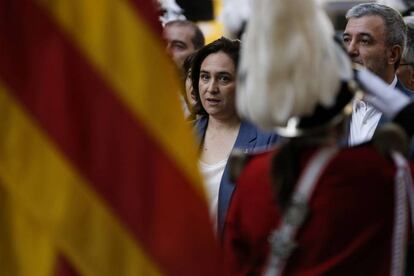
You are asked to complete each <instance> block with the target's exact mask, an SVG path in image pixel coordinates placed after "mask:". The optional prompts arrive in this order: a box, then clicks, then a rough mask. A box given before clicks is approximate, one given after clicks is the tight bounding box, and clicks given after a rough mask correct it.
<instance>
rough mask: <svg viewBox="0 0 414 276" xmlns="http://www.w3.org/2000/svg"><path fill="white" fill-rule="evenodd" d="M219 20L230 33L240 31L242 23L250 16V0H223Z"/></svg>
mask: <svg viewBox="0 0 414 276" xmlns="http://www.w3.org/2000/svg"><path fill="white" fill-rule="evenodd" d="M222 2H223V9H222V11H221V14H220V17H219V19H220V21H221V22H223V25H224V27H225V28H226V30H227V31H228V32H229V33H230V34H236V33H237V32H239V31H240V29H241V28H242V26H243V23H244V22H245V21H247V20H248V19H249V17H250V10H251V4H252V3H251V2H252V0H223V1H222Z"/></svg>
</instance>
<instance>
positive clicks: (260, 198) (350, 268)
mask: <svg viewBox="0 0 414 276" xmlns="http://www.w3.org/2000/svg"><path fill="white" fill-rule="evenodd" d="M271 4H272V5H271ZM271 4H270V0H269V1H268V2H266V1H261V2H258V3H256V4H255V10H254V11H253V14H252V17H251V21H250V22H249V25H248V27H247V33H246V37H245V40H244V43H245V44H244V47H243V50H242V60H241V67H240V70H241V71H240V72H239V74H240V75H242V76H244V77H243V78H242V79H241V80H240V83H239V91H238V95H237V98H236V103H237V108H238V111H239V113H240V114H241V116H242V117H245V118H247V119H249V120H251V121H252V122H253V123H256V124H257V125H259V126H261V127H264V128H267V129H272V130H276V131H277V132H278V133H279V134H280V135H281V136H285V137H287V138H288V140H287V141H286V142H285V143H283V144H282V145H280V147H278V148H275V149H274V150H272V151H269V152H265V153H261V154H257V155H253V156H250V160H249V161H248V162H247V165H246V166H245V168H244V170H243V171H242V173H241V175H240V177H239V180H238V182H237V186H236V190H235V192H234V195H233V199H232V201H231V204H230V208H229V212H228V216H227V220H226V225H225V228H224V229H225V232H224V251H225V259H226V261H227V264H228V266H229V270H230V274H231V275H262V274H263V275H269V276H270V275H272V276H273V275H281V274H282V275H390V274H391V275H402V274H403V272H404V269H405V267H404V261H405V254H406V248H407V244H406V243H407V240H408V233H407V230H408V229H409V225H408V224H409V221H410V220H409V211H408V209H409V208H408V205H409V202H408V198H410V200H412V199H413V198H414V195H413V193H412V188H413V187H412V178H411V175H410V170H411V169H410V165H409V164H408V163H407V161H406V160H405V158H404V156H403V154H401V152H404V151H405V148H406V147H407V145H406V144H407V137H406V136H407V135H409V134H410V135H411V134H412V133H413V132H414V126H413V124H412V123H411V122H412V120H413V118H414V104H412V103H411V102H410V100H409V97H408V96H406V95H405V94H403V93H402V92H400V91H398V90H395V89H394V88H391V87H389V86H388V85H387V84H385V83H384V82H383V81H382V80H380V79H379V78H378V77H377V76H375V75H374V74H372V73H370V72H369V71H359V72H355V71H353V70H352V67H351V62H350V60H349V58H348V56H347V54H346V52H345V51H343V50H342V49H341V47H340V46H339V44H337V43H335V42H334V41H333V39H332V37H333V28H332V25H331V23H330V22H329V20H328V19H327V17H326V15H325V14H324V12H323V10H322V9H321V8H320V7H319V6H318V5H317V4H316V3H315V2H314V1H313V0H308V1H302V0H272V1H271ZM286 26H289V31H288V32H287V31H286V28H287V27H286ZM257 30H261V31H260V32H258V31H257ZM257 49H260V51H258V50H257ZM255 64H262V67H257V66H255ZM298 80H300V81H298ZM258 84H259V85H258ZM361 87H362V88H363V89H364V90H365V92H366V94H365V95H364V99H365V100H366V101H369V102H370V103H371V104H373V105H374V106H375V107H376V108H378V109H379V110H381V111H382V112H383V113H384V116H387V117H389V118H391V119H394V121H395V122H397V123H399V125H389V126H387V127H385V126H384V129H383V130H381V131H378V133H377V134H376V136H375V138H374V139H373V140H372V142H371V143H366V144H364V145H360V146H358V147H352V148H340V147H339V146H338V141H339V140H340V138H341V134H342V132H343V130H344V129H343V127H344V121H345V120H346V114H349V113H350V111H351V110H352V108H351V107H350V105H349V104H350V103H351V102H352V98H353V93H354V92H355V91H360V88H361ZM358 94H359V93H358ZM402 127H403V128H404V129H405V131H404V130H403V128H402ZM409 191H410V192H409Z"/></svg>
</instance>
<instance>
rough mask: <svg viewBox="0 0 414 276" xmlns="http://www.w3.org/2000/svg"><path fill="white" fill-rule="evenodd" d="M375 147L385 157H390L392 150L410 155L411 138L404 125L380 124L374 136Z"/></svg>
mask: <svg viewBox="0 0 414 276" xmlns="http://www.w3.org/2000/svg"><path fill="white" fill-rule="evenodd" d="M371 141H372V144H373V145H374V147H375V148H376V149H377V150H378V151H379V152H380V153H381V154H382V155H383V156H385V157H390V154H391V152H392V151H397V152H400V153H401V154H403V155H404V156H405V157H407V156H408V145H409V139H408V136H407V134H406V132H405V131H404V129H403V128H402V127H400V126H399V125H397V124H395V123H386V124H384V125H382V126H380V127H379V128H378V129H377V130H376V131H375V134H374V136H373V138H372V140H371Z"/></svg>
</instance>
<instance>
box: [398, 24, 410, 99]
mask: <svg viewBox="0 0 414 276" xmlns="http://www.w3.org/2000/svg"><path fill="white" fill-rule="evenodd" d="M404 22H405V24H406V25H407V42H406V44H405V49H404V52H403V55H402V58H401V62H400V65H399V67H398V70H397V76H398V79H399V80H400V81H401V82H402V84H403V85H404V86H405V87H406V88H408V89H409V90H411V91H414V16H406V17H404Z"/></svg>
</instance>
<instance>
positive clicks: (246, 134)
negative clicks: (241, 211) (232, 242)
mask: <svg viewBox="0 0 414 276" xmlns="http://www.w3.org/2000/svg"><path fill="white" fill-rule="evenodd" d="M239 50H240V41H239V40H230V39H227V38H224V37H222V38H220V39H218V40H216V41H214V42H212V43H210V44H208V45H206V46H204V47H203V48H201V49H200V50H199V51H197V53H196V54H195V56H194V57H193V66H192V68H191V77H192V83H193V89H194V95H195V96H196V97H195V98H196V104H195V111H196V114H198V115H199V119H198V120H197V121H196V123H195V128H196V130H197V133H198V135H199V139H200V141H199V142H200V168H201V172H202V174H203V176H204V179H205V184H206V190H207V195H208V198H209V202H210V212H211V215H212V219H213V223H214V225H215V226H216V227H217V231H218V236H219V237H221V233H222V228H223V225H224V218H225V216H226V213H227V208H228V204H229V201H230V199H231V196H232V193H233V190H234V183H233V182H232V181H231V180H230V177H229V171H228V167H227V161H228V158H229V155H230V152H231V151H232V150H233V149H240V150H243V151H252V150H254V149H260V148H267V147H268V146H270V145H272V144H273V143H274V142H275V141H276V139H277V136H276V135H275V134H271V133H266V132H263V131H261V130H259V129H258V128H257V127H255V126H254V125H252V124H251V123H249V122H247V121H245V120H241V119H240V117H239V116H238V115H237V113H236V105H235V96H236V93H237V92H236V84H237V78H238V76H237V67H238V63H239Z"/></svg>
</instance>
